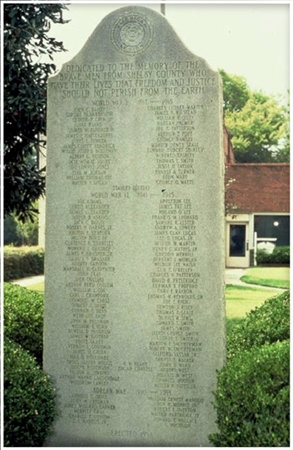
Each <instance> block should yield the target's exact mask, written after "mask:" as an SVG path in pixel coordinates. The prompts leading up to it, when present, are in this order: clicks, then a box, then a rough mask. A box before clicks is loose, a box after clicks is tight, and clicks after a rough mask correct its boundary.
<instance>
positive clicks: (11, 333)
mask: <svg viewBox="0 0 293 450" xmlns="http://www.w3.org/2000/svg"><path fill="white" fill-rule="evenodd" d="M43 297H44V296H43V294H41V293H39V292H35V291H30V290H29V289H26V288H24V287H21V286H17V285H14V284H10V283H4V334H5V337H6V338H9V339H11V340H13V341H14V342H17V343H18V344H20V345H21V346H22V347H23V348H24V349H26V350H28V351H29V352H30V353H31V354H32V355H33V356H34V357H35V358H36V360H37V362H38V364H39V365H40V366H42V355H43V312H44V299H43Z"/></svg>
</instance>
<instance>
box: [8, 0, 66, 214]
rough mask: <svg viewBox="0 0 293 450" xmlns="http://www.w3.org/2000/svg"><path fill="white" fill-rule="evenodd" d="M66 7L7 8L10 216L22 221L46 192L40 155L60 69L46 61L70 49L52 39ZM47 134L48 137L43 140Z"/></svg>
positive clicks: (33, 6)
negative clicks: (49, 90) (51, 87)
mask: <svg viewBox="0 0 293 450" xmlns="http://www.w3.org/2000/svg"><path fill="white" fill-rule="evenodd" d="M64 9H65V6H64V5H62V4H60V3H51V4H42V3H31V4H30V3H26V4H22V3H11V4H5V5H4V10H3V11H4V30H3V34H4V48H3V56H4V61H3V63H4V214H5V215H7V214H10V213H15V214H16V215H17V216H18V217H19V218H20V220H22V221H24V220H25V219H27V218H32V217H33V215H34V213H35V212H37V211H36V209H35V208H34V207H33V206H32V203H33V202H34V201H35V200H37V199H38V198H39V197H40V196H41V195H43V194H44V191H45V173H44V169H43V168H41V169H39V168H38V158H37V155H38V152H39V151H41V149H42V146H43V145H44V144H45V137H44V135H45V125H46V86H47V79H48V77H49V75H51V74H52V73H54V72H55V70H56V67H55V65H54V64H53V63H51V62H42V57H43V56H46V57H47V56H48V57H49V58H50V59H51V60H53V55H54V53H55V52H60V51H64V50H65V49H64V46H63V43H62V42H58V41H57V40H56V39H54V38H53V37H51V36H50V34H49V31H50V25H51V23H60V24H62V23H65V21H64V20H63V18H62V12H63V10H64ZM41 136H43V137H41Z"/></svg>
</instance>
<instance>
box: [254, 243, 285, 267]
mask: <svg viewBox="0 0 293 450" xmlns="http://www.w3.org/2000/svg"><path fill="white" fill-rule="evenodd" d="M256 261H257V264H286V265H289V264H290V247H288V246H284V247H275V248H274V251H273V252H272V253H268V252H267V251H266V250H263V249H260V250H257V253H256Z"/></svg>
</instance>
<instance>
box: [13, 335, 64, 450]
mask: <svg viewBox="0 0 293 450" xmlns="http://www.w3.org/2000/svg"><path fill="white" fill-rule="evenodd" d="M55 417H56V410H55V390H54V388H53V386H52V384H51V381H50V378H49V377H48V376H47V375H45V374H44V372H43V371H42V369H40V367H39V366H38V365H37V364H36V361H35V360H34V358H33V357H32V356H31V355H30V354H29V353H28V352H27V351H26V350H24V349H23V348H22V347H21V346H20V345H18V344H16V343H15V342H12V341H10V340H9V339H7V338H6V339H5V341H4V446H5V447H32V446H42V445H43V444H44V442H45V439H46V437H47V436H48V434H49V432H50V428H51V426H52V423H53V420H54V418H55Z"/></svg>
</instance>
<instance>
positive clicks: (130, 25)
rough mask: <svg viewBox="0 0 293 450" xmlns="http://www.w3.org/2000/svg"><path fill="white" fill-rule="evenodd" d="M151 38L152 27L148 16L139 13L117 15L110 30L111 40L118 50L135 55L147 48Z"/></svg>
mask: <svg viewBox="0 0 293 450" xmlns="http://www.w3.org/2000/svg"><path fill="white" fill-rule="evenodd" d="M152 39H153V28H152V26H151V23H150V21H149V20H148V18H147V17H146V16H145V15H143V14H140V13H129V12H127V13H125V14H123V15H121V16H119V17H118V19H117V20H116V22H115V23H114V26H113V28H112V30H111V41H112V43H113V44H114V46H115V47H116V49H117V50H118V51H119V52H122V53H126V54H127V55H136V54H137V53H141V52H143V51H144V50H146V49H147V48H148V46H149V45H150V44H151V42H152Z"/></svg>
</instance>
